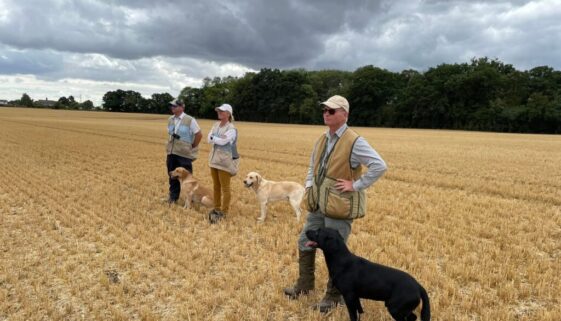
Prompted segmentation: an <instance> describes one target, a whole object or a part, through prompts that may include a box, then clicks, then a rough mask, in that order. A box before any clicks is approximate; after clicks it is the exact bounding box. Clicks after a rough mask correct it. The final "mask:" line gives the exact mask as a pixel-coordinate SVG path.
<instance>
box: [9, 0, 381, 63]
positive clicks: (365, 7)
mask: <svg viewBox="0 0 561 321" xmlns="http://www.w3.org/2000/svg"><path fill="white" fill-rule="evenodd" d="M7 2H8V3H9V6H8V8H10V9H9V12H8V15H7V19H4V20H3V21H0V26H1V29H0V41H1V42H2V43H4V44H7V45H10V46H13V47H16V48H33V49H42V48H50V49H53V50H59V51H68V52H79V53H101V54H105V55H108V56H111V57H117V58H123V59H138V58H142V57H152V56H157V55H163V56H172V57H180V56H187V57H194V58H200V59H206V60H212V61H218V62H235V63H240V64H244V65H248V66H252V67H259V66H271V67H291V66H301V65H305V64H306V63H307V62H308V61H309V60H310V59H312V58H313V57H314V56H316V55H317V54H318V52H323V51H324V50H325V47H324V39H325V37H326V36H329V35H330V34H333V33H337V32H338V31H340V30H343V29H347V30H348V29H351V30H361V29H363V28H365V27H366V26H367V25H368V22H369V20H370V19H372V17H373V16H374V15H376V14H377V13H378V12H379V10H380V5H379V1H351V2H342V1H338V0H332V1H320V0H313V1H265V0H261V1H252V0H247V1H188V2H186V1H110V2H102V1H26V2H21V1H7ZM29 17H33V18H32V19H30V18H29Z"/></svg>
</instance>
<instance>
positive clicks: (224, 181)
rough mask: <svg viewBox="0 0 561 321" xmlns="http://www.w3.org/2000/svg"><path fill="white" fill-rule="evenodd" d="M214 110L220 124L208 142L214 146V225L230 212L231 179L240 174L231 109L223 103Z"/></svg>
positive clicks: (211, 161)
mask: <svg viewBox="0 0 561 321" xmlns="http://www.w3.org/2000/svg"><path fill="white" fill-rule="evenodd" d="M214 110H216V114H217V117H218V121H217V122H216V123H215V124H214V125H213V126H212V129H211V131H210V132H209V133H208V140H207V141H208V143H209V144H210V145H211V149H210V155H209V159H208V166H209V167H210V175H211V177H212V185H213V189H214V209H213V210H212V211H211V212H210V213H209V220H210V222H211V223H216V222H218V221H219V220H220V219H222V218H224V216H225V215H226V214H227V213H228V211H229V209H230V199H231V191H230V179H231V178H232V176H234V175H236V173H237V172H238V168H239V161H240V157H239V155H238V149H237V141H238V131H237V129H236V127H235V126H234V124H233V121H234V111H233V109H232V106H230V105H229V104H222V105H220V106H218V107H216V108H215V109H214Z"/></svg>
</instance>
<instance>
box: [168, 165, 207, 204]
mask: <svg viewBox="0 0 561 321" xmlns="http://www.w3.org/2000/svg"><path fill="white" fill-rule="evenodd" d="M169 176H170V177H171V178H175V179H178V180H179V182H180V183H181V195H179V197H180V198H184V199H185V205H184V206H183V207H185V208H191V205H193V204H195V205H196V207H197V209H198V207H199V204H203V205H204V206H206V207H208V208H213V207H214V196H213V194H212V192H211V191H210V189H208V188H206V187H204V186H202V185H201V184H200V183H199V181H198V180H197V179H196V178H195V177H193V175H192V174H191V172H189V171H188V170H186V169H185V168H183V167H178V168H176V169H174V170H173V171H171V172H169Z"/></svg>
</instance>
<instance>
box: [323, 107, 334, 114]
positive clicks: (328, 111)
mask: <svg viewBox="0 0 561 321" xmlns="http://www.w3.org/2000/svg"><path fill="white" fill-rule="evenodd" d="M336 112H337V109H333V108H324V109H323V113H324V114H325V113H328V114H329V115H335V113H336Z"/></svg>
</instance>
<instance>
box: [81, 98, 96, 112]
mask: <svg viewBox="0 0 561 321" xmlns="http://www.w3.org/2000/svg"><path fill="white" fill-rule="evenodd" d="M80 109H83V110H93V109H94V104H93V102H92V101H91V100H86V101H84V102H83V103H81V104H80Z"/></svg>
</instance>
